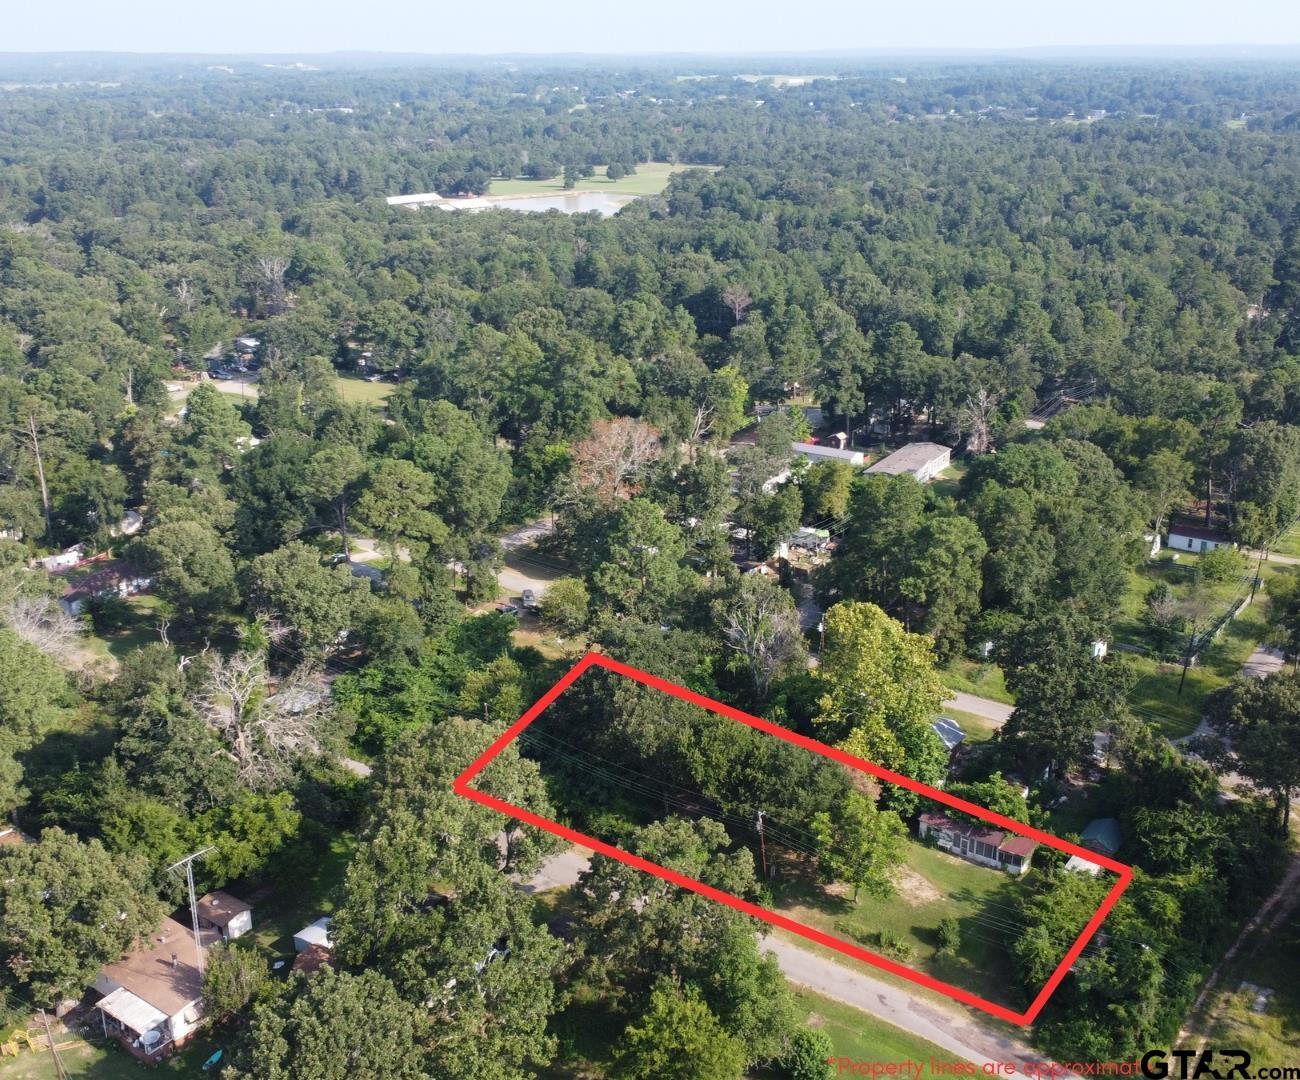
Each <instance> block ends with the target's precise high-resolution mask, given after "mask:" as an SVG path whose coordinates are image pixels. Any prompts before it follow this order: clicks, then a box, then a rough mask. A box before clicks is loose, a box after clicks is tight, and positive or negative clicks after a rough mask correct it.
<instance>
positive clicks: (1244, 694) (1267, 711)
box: [1206, 672, 1300, 830]
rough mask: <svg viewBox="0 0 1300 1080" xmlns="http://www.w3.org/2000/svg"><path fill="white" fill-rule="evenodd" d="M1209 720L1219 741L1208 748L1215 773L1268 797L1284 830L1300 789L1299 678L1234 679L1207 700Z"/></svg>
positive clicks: (1278, 675)
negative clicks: (1242, 779) (1241, 781)
mask: <svg viewBox="0 0 1300 1080" xmlns="http://www.w3.org/2000/svg"><path fill="white" fill-rule="evenodd" d="M1208 716H1209V721H1210V726H1211V728H1212V729H1213V732H1214V735H1215V736H1217V738H1216V739H1214V740H1211V741H1208V742H1207V746H1206V749H1207V750H1208V751H1209V753H1210V757H1211V760H1212V761H1213V762H1214V764H1215V766H1216V768H1217V769H1219V770H1220V771H1222V772H1235V773H1237V774H1238V775H1240V776H1244V777H1245V778H1246V779H1247V780H1249V781H1250V783H1251V784H1252V785H1253V786H1254V787H1257V788H1259V789H1260V790H1261V791H1264V792H1267V793H1268V794H1269V795H1270V796H1271V797H1272V798H1273V800H1274V803H1275V804H1276V807H1277V817H1278V821H1279V822H1280V823H1281V827H1282V829H1283V830H1285V829H1286V827H1287V825H1288V824H1289V823H1290V820H1291V798H1292V796H1293V795H1294V794H1295V792H1296V791H1297V790H1300V676H1296V675H1294V674H1291V673H1286V672H1277V673H1275V674H1272V675H1269V676H1267V677H1266V678H1263V679H1257V678H1250V677H1239V678H1237V679H1234V680H1233V681H1232V683H1231V684H1230V685H1229V686H1227V687H1225V688H1224V689H1222V690H1220V691H1219V692H1218V693H1217V694H1215V695H1214V697H1213V698H1211V701H1210V709H1209V714H1208Z"/></svg>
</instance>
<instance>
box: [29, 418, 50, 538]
mask: <svg viewBox="0 0 1300 1080" xmlns="http://www.w3.org/2000/svg"><path fill="white" fill-rule="evenodd" d="M22 437H23V441H24V442H26V444H27V445H28V446H29V447H30V448H31V451H32V458H33V460H34V461H35V462H36V478H37V480H39V481H40V485H41V509H42V510H43V511H44V512H45V532H46V535H48V534H49V533H50V532H51V531H52V530H51V526H50V489H49V485H47V484H46V482H45V459H44V457H43V456H42V454H41V430H40V425H39V424H38V423H37V422H36V414H35V413H34V412H29V413H28V414H27V418H26V419H25V420H24V421H23V427H22Z"/></svg>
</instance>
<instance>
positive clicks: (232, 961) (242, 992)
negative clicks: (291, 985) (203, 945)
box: [203, 944, 270, 1023]
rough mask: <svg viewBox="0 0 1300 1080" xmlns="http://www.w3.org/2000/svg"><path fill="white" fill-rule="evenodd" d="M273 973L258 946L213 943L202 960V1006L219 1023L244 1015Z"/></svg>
mask: <svg viewBox="0 0 1300 1080" xmlns="http://www.w3.org/2000/svg"><path fill="white" fill-rule="evenodd" d="M269 980H270V976H269V975H268V973H267V970H266V960H265V959H264V958H263V957H262V956H261V955H259V954H258V952H257V951H256V950H255V949H244V948H240V947H239V946H238V945H221V944H217V945H214V946H213V947H212V948H210V949H209V950H208V953H207V956H205V957H204V962H203V1008H204V1012H205V1013H206V1014H207V1015H208V1017H209V1018H210V1019H212V1020H214V1021H216V1022H218V1023H220V1022H222V1021H224V1020H228V1019H230V1018H231V1017H232V1016H235V1015H238V1014H242V1013H243V1012H244V1011H245V1010H246V1009H247V1008H248V1006H249V1004H250V1003H251V1002H252V1001H253V1000H254V999H255V998H258V997H260V996H261V995H262V993H263V991H264V990H265V989H266V986H267V983H268V982H269Z"/></svg>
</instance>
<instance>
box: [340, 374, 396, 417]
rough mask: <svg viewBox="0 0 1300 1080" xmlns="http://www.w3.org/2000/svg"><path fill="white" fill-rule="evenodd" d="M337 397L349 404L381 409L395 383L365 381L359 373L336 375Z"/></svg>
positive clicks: (394, 388) (394, 387)
mask: <svg viewBox="0 0 1300 1080" xmlns="http://www.w3.org/2000/svg"><path fill="white" fill-rule="evenodd" d="M338 388H339V397H341V398H342V399H343V400H344V401H346V402H347V403H348V404H349V405H369V406H370V407H371V408H373V409H382V408H383V407H384V403H385V402H386V401H387V400H388V398H389V396H390V395H391V394H392V392H393V391H394V390H396V389H397V387H396V385H394V384H393V383H390V382H367V381H366V380H365V379H363V378H361V376H359V375H340V376H338Z"/></svg>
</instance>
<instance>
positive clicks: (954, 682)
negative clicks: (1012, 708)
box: [939, 657, 1016, 719]
mask: <svg viewBox="0 0 1300 1080" xmlns="http://www.w3.org/2000/svg"><path fill="white" fill-rule="evenodd" d="M939 678H940V679H941V680H942V682H943V685H944V686H946V687H947V688H948V689H949V690H961V691H964V692H965V693H967V694H974V695H975V696H976V697H985V698H990V699H992V700H993V701H1001V702H1003V703H1004V704H1006V705H1014V704H1015V703H1016V699H1015V698H1014V697H1013V696H1012V694H1011V691H1010V690H1008V689H1007V684H1006V680H1005V679H1003V677H1002V669H1001V668H1000V667H998V666H997V665H996V664H980V663H976V662H975V661H974V660H968V659H966V658H965V657H958V658H957V659H956V660H954V661H952V663H951V664H949V665H948V666H947V667H941V668H940V669H939ZM944 711H945V712H947V710H946V709H945V710H944ZM954 719H956V717H954Z"/></svg>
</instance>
